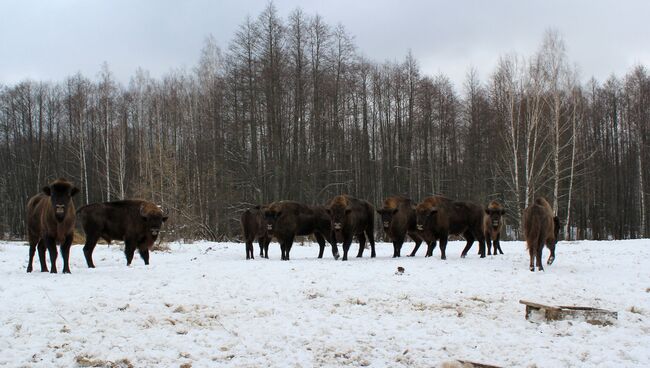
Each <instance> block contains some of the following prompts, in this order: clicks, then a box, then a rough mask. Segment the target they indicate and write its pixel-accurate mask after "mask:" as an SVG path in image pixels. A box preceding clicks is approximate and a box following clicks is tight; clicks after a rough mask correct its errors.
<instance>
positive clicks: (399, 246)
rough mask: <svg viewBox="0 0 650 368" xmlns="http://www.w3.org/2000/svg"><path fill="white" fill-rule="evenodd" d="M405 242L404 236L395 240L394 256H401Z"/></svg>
mask: <svg viewBox="0 0 650 368" xmlns="http://www.w3.org/2000/svg"><path fill="white" fill-rule="evenodd" d="M403 244H404V238H398V239H396V240H394V241H393V258H397V257H401V255H402V254H401V253H402V245H403Z"/></svg>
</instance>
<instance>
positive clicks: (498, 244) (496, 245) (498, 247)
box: [494, 234, 503, 255]
mask: <svg viewBox="0 0 650 368" xmlns="http://www.w3.org/2000/svg"><path fill="white" fill-rule="evenodd" d="M500 239H501V234H497V238H496V240H494V254H495V255H496V254H497V250H498V251H499V253H500V254H503V251H502V250H501V242H500Z"/></svg>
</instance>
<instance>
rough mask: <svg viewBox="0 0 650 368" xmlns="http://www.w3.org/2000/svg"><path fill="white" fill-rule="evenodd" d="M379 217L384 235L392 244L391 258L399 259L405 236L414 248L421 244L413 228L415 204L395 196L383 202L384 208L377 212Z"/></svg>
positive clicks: (420, 239) (407, 199)
mask: <svg viewBox="0 0 650 368" xmlns="http://www.w3.org/2000/svg"><path fill="white" fill-rule="evenodd" d="M377 213H379V215H380V216H381V224H382V228H383V229H384V233H385V234H386V236H387V237H388V238H389V239H390V241H391V242H392V243H393V258H395V257H400V256H401V251H402V245H403V244H404V240H405V239H406V235H407V234H408V236H409V237H410V238H411V239H413V241H414V242H415V244H416V246H419V244H420V243H422V238H421V237H420V235H418V232H417V229H416V227H415V225H416V224H415V223H416V218H415V203H414V202H413V201H411V200H410V199H409V198H405V197H400V196H395V197H388V198H386V199H385V200H384V207H382V208H380V209H378V210H377Z"/></svg>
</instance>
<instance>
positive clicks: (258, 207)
mask: <svg viewBox="0 0 650 368" xmlns="http://www.w3.org/2000/svg"><path fill="white" fill-rule="evenodd" d="M253 208H254V209H256V210H259V209H260V208H262V206H260V205H259V204H258V205H257V206H255V207H253Z"/></svg>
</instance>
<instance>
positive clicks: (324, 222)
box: [263, 201, 339, 261]
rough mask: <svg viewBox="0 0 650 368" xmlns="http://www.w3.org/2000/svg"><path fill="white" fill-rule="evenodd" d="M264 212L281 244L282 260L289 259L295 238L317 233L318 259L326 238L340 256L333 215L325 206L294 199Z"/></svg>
mask: <svg viewBox="0 0 650 368" xmlns="http://www.w3.org/2000/svg"><path fill="white" fill-rule="evenodd" d="M263 213H264V220H265V221H266V228H267V230H268V232H269V235H273V236H275V238H276V239H277V240H278V242H279V243H280V250H281V252H282V257H281V258H282V260H283V261H288V260H289V252H291V246H292V245H293V240H294V239H295V237H296V236H299V235H309V234H314V236H315V237H316V241H317V242H318V246H319V247H320V250H319V252H318V258H323V252H324V251H325V240H327V241H328V242H329V243H330V244H332V255H333V256H334V259H338V258H339V252H338V249H337V248H336V243H335V242H334V239H333V238H332V229H331V227H330V218H329V216H328V215H327V212H326V211H325V208H324V207H322V206H309V205H306V204H302V203H298V202H295V201H279V202H273V203H271V204H269V205H268V206H266V207H264V208H263Z"/></svg>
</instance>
